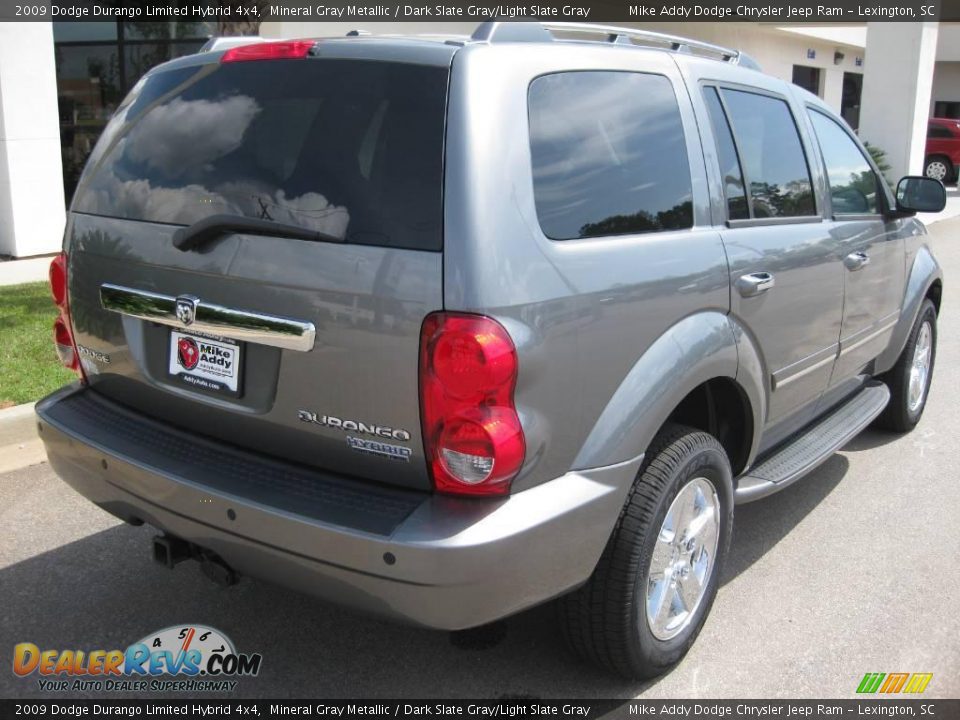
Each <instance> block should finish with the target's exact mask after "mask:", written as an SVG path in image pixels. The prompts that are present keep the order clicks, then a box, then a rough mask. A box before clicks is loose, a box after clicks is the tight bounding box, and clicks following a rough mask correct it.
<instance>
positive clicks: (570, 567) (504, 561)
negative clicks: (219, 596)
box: [37, 388, 642, 630]
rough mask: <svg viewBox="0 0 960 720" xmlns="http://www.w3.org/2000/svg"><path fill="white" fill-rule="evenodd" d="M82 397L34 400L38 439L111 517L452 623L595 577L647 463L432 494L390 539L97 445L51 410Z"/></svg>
mask: <svg viewBox="0 0 960 720" xmlns="http://www.w3.org/2000/svg"><path fill="white" fill-rule="evenodd" d="M75 391H76V388H68V389H66V390H62V391H59V392H58V393H56V394H54V395H52V396H50V397H48V398H47V399H45V400H43V401H41V402H40V403H38V405H37V413H38V416H39V419H40V423H41V426H42V433H41V436H42V437H43V439H44V443H45V444H46V448H47V455H48V458H49V460H50V464H51V466H52V467H53V468H54V470H55V471H56V472H57V474H58V475H59V476H60V477H61V478H63V479H64V480H65V481H66V482H67V483H68V484H69V485H70V486H71V487H73V488H74V489H75V490H77V492H79V493H80V494H82V495H83V496H84V497H87V498H88V499H90V500H91V501H93V502H94V503H96V504H97V505H99V506H100V507H102V508H103V509H104V510H106V511H107V512H110V513H113V514H114V515H117V516H118V517H121V518H123V519H131V518H137V519H140V520H143V521H145V522H147V523H149V524H150V525H152V526H154V527H157V528H159V529H161V530H163V531H166V532H168V533H171V534H173V535H176V536H178V537H182V538H188V539H192V540H194V541H196V542H200V543H202V545H203V546H204V547H206V548H208V549H210V550H212V551H214V552H216V553H217V554H218V555H220V556H221V557H222V558H223V559H224V560H226V561H227V562H228V563H230V565H231V566H233V567H234V568H235V569H236V570H238V571H239V572H241V573H244V574H249V575H252V576H256V577H259V578H265V579H267V580H273V581H276V582H277V583H279V584H282V585H284V586H287V587H293V588H296V589H298V590H301V591H303V592H307V593H312V594H315V595H318V596H320V597H323V598H326V599H328V600H331V601H335V602H339V603H342V604H344V605H347V606H349V607H352V608H355V609H357V610H361V611H365V612H370V613H374V614H378V615H383V616H387V617H391V618H394V619H400V620H405V621H408V622H412V623H416V624H420V625H424V626H427V627H432V628H439V629H444V630H458V629H462V628H467V627H473V626H476V625H481V624H484V623H487V622H490V621H493V620H496V619H498V618H501V617H504V616H506V615H510V614H513V613H516V612H519V611H520V610H523V609H525V608H527V607H530V606H532V605H536V604H539V603H541V602H544V601H546V600H549V599H550V598H552V597H554V596H556V595H558V594H561V593H563V592H564V591H566V590H569V589H571V588H573V587H575V586H576V585H578V584H580V583H582V582H583V581H585V580H586V579H587V577H588V576H589V575H590V573H591V572H592V570H593V566H594V564H595V563H596V560H597V558H598V557H599V556H600V553H601V551H602V550H603V546H604V545H605V544H606V541H607V537H608V534H609V528H608V525H607V523H608V520H609V518H610V517H615V516H616V515H617V514H618V513H619V511H620V507H621V505H622V504H623V502H624V500H625V498H626V494H627V491H628V490H629V489H630V486H631V485H632V482H633V478H634V477H635V475H636V472H637V467H638V465H639V463H640V461H641V460H642V458H637V459H636V460H634V461H632V462H629V463H624V464H620V465H614V466H611V467H605V468H595V469H592V470H589V471H584V472H569V473H565V474H564V475H562V476H560V477H557V478H555V479H553V480H552V481H550V482H548V483H545V484H543V485H541V486H539V487H537V488H534V489H531V490H527V491H525V492H519V493H515V494H513V495H511V496H510V497H509V498H506V499H503V500H499V501H496V502H480V503H477V502H475V501H471V500H470V499H458V498H450V497H444V496H433V497H431V498H430V499H428V500H427V501H425V502H424V503H423V504H422V505H421V506H420V507H419V508H418V509H417V510H415V511H414V512H413V514H411V515H410V516H409V517H408V518H407V519H406V520H405V521H404V522H403V523H402V524H401V525H400V527H399V528H397V530H396V531H395V532H394V533H393V535H392V536H391V537H389V538H384V537H382V536H377V535H371V534H369V533H363V532H360V531H354V530H351V529H350V528H346V527H340V526H333V525H329V524H324V523H320V522H316V521H312V520H310V519H309V518H306V517H301V516H296V515H291V514H289V513H284V512H278V511H275V510H273V509H271V508H270V507H265V506H263V505H260V504H255V503H252V502H250V501H246V500H244V498H242V497H236V496H229V495H224V494H221V493H217V492H212V491H210V490H209V488H204V487H201V486H197V485H195V484H193V483H187V482H184V481H183V480H182V479H180V478H178V477H177V475H176V473H175V471H174V469H173V468H174V467H175V459H174V460H172V462H171V466H170V467H146V466H144V465H143V464H142V463H141V462H140V461H138V459H137V458H135V457H124V456H121V455H117V454H115V453H113V452H111V450H110V448H105V447H98V446H95V445H94V444H92V443H91V442H90V441H89V440H85V438H84V434H83V428H76V427H69V428H67V427H60V426H57V425H56V424H54V423H52V422H51V421H49V419H48V418H47V417H46V416H45V409H46V408H47V407H48V406H49V405H51V404H53V403H56V402H57V401H58V399H59V398H60V397H62V396H64V395H66V394H69V393H71V392H75ZM81 392H82V391H81ZM103 460H107V463H106V464H107V468H109V469H105V468H104V467H103V465H102V464H101V462H102V461H103ZM387 462H389V461H387ZM397 465H398V463H395V462H392V463H391V464H390V466H391V467H395V466H397ZM228 509H230V510H233V519H231V518H230V517H229V516H228V513H227V510H228ZM387 552H389V553H392V554H393V555H394V557H395V559H396V561H395V562H394V563H393V564H387V563H386V562H385V561H384V559H383V556H384V553H387Z"/></svg>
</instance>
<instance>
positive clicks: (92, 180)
mask: <svg viewBox="0 0 960 720" xmlns="http://www.w3.org/2000/svg"><path fill="white" fill-rule="evenodd" d="M171 72H172V73H176V72H178V71H168V72H160V73H157V74H156V75H153V76H150V77H149V78H148V79H147V80H146V82H145V83H144V85H143V86H142V87H139V88H137V89H136V92H137V93H139V97H137V98H133V99H132V100H128V101H127V102H126V103H125V105H126V106H127V107H129V108H130V110H131V111H129V112H121V113H118V115H117V117H116V118H115V119H114V121H113V124H114V125H115V127H112V128H108V131H107V132H105V133H104V140H103V143H105V144H106V145H105V146H104V147H101V148H98V152H97V153H95V157H96V161H95V162H96V165H95V166H93V167H91V168H90V169H88V171H87V173H86V175H85V176H84V178H83V180H82V183H81V187H80V188H79V190H78V192H77V197H76V200H75V202H74V206H73V209H74V210H75V211H78V212H85V213H92V214H97V215H107V216H112V217H120V218H129V219H132V220H144V221H148V222H158V223H171V224H178V225H190V224H192V223H195V222H197V221H198V220H202V219H204V218H205V217H208V216H210V215H216V214H233V215H243V216H247V217H253V218H260V219H265V220H273V221H276V222H279V223H286V224H293V225H298V226H302V227H306V228H310V229H312V230H318V231H321V232H323V233H326V234H331V235H334V236H337V237H341V238H344V239H345V240H346V241H347V242H350V243H358V244H368V245H383V246H391V247H402V248H413V249H425V250H439V249H440V247H441V241H442V215H443V213H442V176H443V135H444V123H445V113H446V94H447V75H448V69H447V68H445V67H433V66H420V65H411V64H400V63H389V62H376V61H359V60H336V59H319V58H306V59H296V60H271V61H269V62H244V63H228V64H222V65H210V66H204V67H203V68H201V69H200V70H199V71H197V72H192V73H191V74H190V76H189V77H188V78H187V79H186V80H184V81H181V80H182V78H181V77H180V76H177V77H169V76H170V74H171ZM140 97H143V98H149V102H143V101H141V100H140V99H139V98H140ZM133 110H135V112H134V111H133Z"/></svg>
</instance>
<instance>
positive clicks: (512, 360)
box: [420, 312, 526, 495]
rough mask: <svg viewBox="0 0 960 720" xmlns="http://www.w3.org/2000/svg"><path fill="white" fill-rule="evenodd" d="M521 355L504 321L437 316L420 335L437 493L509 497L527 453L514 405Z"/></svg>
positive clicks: (426, 433)
mask: <svg viewBox="0 0 960 720" xmlns="http://www.w3.org/2000/svg"><path fill="white" fill-rule="evenodd" d="M516 382H517V350H516V347H515V346H514V344H513V340H511V338H510V335H509V334H508V333H507V331H506V330H505V329H504V328H503V326H502V325H500V323H498V322H497V321H495V320H493V319H491V318H488V317H484V316H482V315H468V314H465V313H447V312H438V313H433V314H431V315H428V316H427V319H426V320H424V323H423V328H422V330H421V333H420V406H421V408H420V409H421V421H422V424H423V438H424V448H425V450H426V453H427V462H428V463H429V466H430V472H431V475H432V476H433V484H434V487H435V488H436V489H437V490H438V491H440V492H445V493H452V494H458V495H504V494H506V493H508V492H509V491H510V482H511V481H512V480H513V478H514V476H515V475H516V474H517V472H519V470H520V467H521V465H523V459H524V454H525V452H526V445H525V442H524V437H523V428H522V427H521V426H520V418H519V416H518V415H517V410H516V406H515V404H514V397H513V393H514V389H515V387H516Z"/></svg>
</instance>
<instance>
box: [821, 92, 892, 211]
mask: <svg viewBox="0 0 960 720" xmlns="http://www.w3.org/2000/svg"><path fill="white" fill-rule="evenodd" d="M810 120H811V121H812V122H813V129H814V131H815V132H816V133H817V140H818V141H819V143H820V152H821V153H822V154H823V162H824V165H826V168H827V181H828V182H829V184H830V200H831V203H832V205H833V213H834V214H835V215H865V214H866V215H873V214H876V213H879V212H880V204H879V199H880V198H879V192H878V188H879V183H878V182H877V174H876V173H875V172H874V171H873V168H871V167H870V163H868V162H867V159H866V158H865V157H864V156H863V153H862V152H860V148H858V147H857V144H856V143H855V142H854V141H853V139H852V138H851V137H850V136H849V135H848V134H847V133H846V131H845V130H844V129H843V128H842V127H840V125H839V124H838V123H836V122H835V121H833V120H831V119H830V118H828V117H827V116H826V115H824V114H823V113H820V112H817V111H816V110H811V111H810Z"/></svg>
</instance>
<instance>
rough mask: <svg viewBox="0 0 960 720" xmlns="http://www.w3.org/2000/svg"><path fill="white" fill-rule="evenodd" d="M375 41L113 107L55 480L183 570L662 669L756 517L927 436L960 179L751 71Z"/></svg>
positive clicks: (578, 46) (528, 29) (500, 26)
mask: <svg viewBox="0 0 960 720" xmlns="http://www.w3.org/2000/svg"><path fill="white" fill-rule="evenodd" d="M353 35H354V36H352V37H341V38H324V39H320V40H305V41H299V40H298V41H283V42H264V43H259V44H254V45H246V46H238V47H233V48H230V49H228V50H226V51H222V52H206V53H202V54H198V55H195V56H191V57H184V58H180V59H177V60H174V61H172V62H169V63H166V64H165V65H162V66H160V67H158V68H156V69H154V70H153V71H152V72H150V73H149V74H148V75H147V76H146V77H145V78H144V79H143V80H142V81H140V82H139V83H138V84H137V86H136V87H135V88H134V89H133V91H132V92H131V93H130V95H129V97H127V98H126V99H125V100H124V102H123V103H122V105H121V106H120V107H119V108H118V110H117V113H116V115H115V117H114V118H113V119H112V121H111V122H110V124H109V126H108V127H107V129H106V130H105V132H104V133H103V136H102V137H101V138H100V140H99V142H98V144H97V146H96V148H95V150H94V151H93V153H92V155H91V157H90V159H89V162H88V163H87V167H86V170H85V171H84V174H83V176H82V178H81V180H80V184H79V188H78V190H77V192H76V196H75V198H74V200H73V204H72V207H71V211H70V214H69V221H68V225H67V229H66V238H65V241H64V253H63V254H62V255H61V256H59V257H58V258H57V259H56V260H55V261H54V263H53V265H52V268H51V281H52V289H53V294H54V298H55V300H56V302H57V304H58V306H59V308H60V316H59V319H58V321H57V324H56V344H57V349H58V352H59V353H60V356H61V359H62V360H63V362H64V364H66V365H67V366H68V367H72V368H74V369H75V370H76V371H77V373H78V375H79V381H78V382H77V383H75V384H74V385H72V386H70V387H67V388H64V389H62V390H61V391H59V392H56V393H54V394H53V395H51V396H49V397H47V398H46V399H44V400H43V401H42V402H40V403H39V404H38V405H37V415H38V417H39V428H40V431H41V437H42V438H43V440H44V442H45V444H46V449H47V453H48V456H49V459H50V463H51V465H52V466H53V468H54V469H55V470H56V472H57V473H58V474H59V475H60V476H61V477H62V478H63V479H64V480H65V481H66V482H67V483H68V484H69V485H70V486H72V487H73V488H74V489H76V490H77V491H78V492H80V493H81V494H83V495H84V496H86V497H87V498H89V499H90V500H92V501H93V502H94V503H96V504H97V505H99V506H100V507H102V508H103V509H105V510H107V511H108V512H110V513H113V514H114V515H116V516H117V517H119V518H122V519H123V520H125V521H127V522H129V523H131V524H133V525H139V524H141V523H148V524H149V525H151V526H153V527H155V528H157V529H158V531H159V534H158V535H157V537H156V539H155V540H154V544H153V553H154V557H155V559H156V560H157V561H158V562H161V563H162V564H164V565H167V566H169V567H173V566H174V565H175V564H177V563H179V562H180V561H182V560H187V559H193V560H199V561H200V563H201V565H202V568H203V570H204V572H205V573H206V574H208V575H209V576H210V577H212V578H213V579H215V580H218V581H220V582H222V583H225V584H230V583H233V582H235V581H236V580H237V578H238V577H239V576H240V575H241V574H243V575H250V576H253V577H259V578H265V579H268V580H271V581H274V582H277V583H280V584H282V585H285V586H289V587H292V588H296V589H299V590H302V591H305V592H309V593H313V594H315V595H318V596H320V597H322V598H326V599H329V600H331V601H335V602H338V603H343V604H345V605H347V606H350V607H353V608H356V609H357V610H361V611H364V612H370V613H377V614H380V615H384V616H390V617H394V618H399V619H403V620H406V621H409V622H412V623H417V624H419V625H422V626H426V627H431V628H441V629H447V630H458V629H464V628H471V627H476V626H480V625H483V624H486V623H490V622H492V621H495V620H498V619H500V618H503V617H506V616H508V615H512V614H514V613H517V612H519V611H521V610H523V609H525V608H529V607H531V606H533V605H537V604H539V603H543V602H546V601H549V600H554V599H556V600H557V603H556V604H557V607H558V616H559V620H560V624H561V626H562V628H563V633H564V634H565V636H566V638H567V640H568V641H569V644H570V646H571V647H572V648H573V650H575V651H576V652H577V653H578V654H580V655H581V656H583V657H585V658H587V659H589V660H591V661H594V662H596V663H599V664H601V665H603V666H605V667H607V668H609V669H610V670H612V671H615V672H617V673H621V674H624V675H627V676H631V677H649V676H652V675H655V674H658V673H661V672H663V671H665V670H666V669H667V668H668V667H669V666H670V665H671V664H673V663H676V662H677V661H678V660H680V658H681V657H682V656H683V655H684V653H685V652H686V651H687V649H688V648H689V647H690V645H691V644H692V642H693V641H694V639H695V637H696V635H697V634H698V632H699V631H700V628H701V626H702V625H703V622H704V620H705V618H706V616H707V614H708V612H709V610H710V606H711V604H712V603H713V599H714V596H715V595H716V593H717V587H718V583H719V581H720V578H721V575H722V570H723V562H724V557H725V555H726V554H727V549H728V546H729V543H730V536H731V530H732V523H733V517H734V508H735V506H736V505H737V504H738V503H743V502H749V501H752V500H756V499H758V498H762V497H764V496H766V495H769V494H771V493H774V492H777V491H778V490H781V489H783V488H785V487H787V486H789V485H790V484H791V483H793V482H794V481H796V480H798V479H799V478H801V477H802V476H803V475H804V474H805V473H807V472H808V471H809V470H811V469H812V468H814V467H816V466H817V465H818V464H819V463H821V462H823V461H824V460H825V459H826V458H827V457H829V456H830V454H831V453H833V452H834V451H835V450H837V449H838V448H840V447H841V446H842V445H843V444H844V443H846V442H847V441H848V440H850V439H851V438H852V437H853V436H854V435H856V434H857V433H858V432H860V431H861V430H862V429H863V428H865V427H866V426H867V425H869V424H870V423H872V422H876V423H877V424H879V425H882V426H883V427H885V428H889V429H890V430H893V431H898V432H905V431H908V430H910V429H911V428H912V427H913V426H914V425H915V424H916V423H917V421H918V420H919V419H920V416H921V414H922V413H923V409H924V404H925V402H926V399H927V393H928V388H929V385H930V377H931V373H932V371H933V364H934V357H935V350H936V318H937V311H938V309H939V307H940V299H941V292H942V279H941V271H940V268H939V266H938V265H937V262H936V260H935V259H934V257H933V255H932V254H931V251H930V247H929V244H928V239H927V234H926V231H925V229H924V227H923V225H922V224H921V223H920V222H918V221H917V220H915V219H914V218H913V217H912V216H913V215H914V213H915V212H916V211H937V210H939V209H942V207H943V204H944V202H945V194H944V190H943V186H942V185H941V184H940V183H939V182H937V181H936V180H930V179H926V178H914V177H910V178H905V179H904V180H903V181H901V182H900V184H899V186H898V188H897V191H896V193H892V192H891V191H890V190H889V188H888V186H887V185H886V183H885V181H884V180H883V179H882V178H881V176H880V173H879V172H878V171H877V168H876V165H875V164H874V163H873V161H872V160H871V158H870V156H869V154H868V153H866V152H865V151H864V149H863V146H862V145H861V144H860V143H859V142H858V141H857V139H856V137H855V136H854V135H853V133H852V132H851V131H850V129H849V128H848V127H847V126H846V124H845V123H844V122H843V121H842V120H840V119H839V118H838V117H837V116H836V115H835V114H834V112H833V111H831V110H830V108H828V107H827V106H826V105H825V104H824V103H823V102H822V101H821V100H819V99H818V98H816V97H814V96H813V95H810V94H808V93H806V92H804V91H803V90H800V89H799V88H797V87H794V86H792V85H790V84H787V83H785V82H782V81H780V80H777V79H775V78H772V77H770V76H768V75H764V74H762V73H761V72H759V71H758V70H757V69H756V64H755V63H754V62H753V61H752V60H750V58H748V57H746V56H745V55H743V54H742V53H739V52H737V51H736V50H731V49H728V48H722V47H717V46H714V45H707V44H703V43H699V42H695V41H691V40H686V39H683V38H677V37H672V36H664V35H659V34H655V33H648V32H643V31H639V30H632V29H625V28H614V27H606V26H593V25H574V24H568V25H546V24H541V23H536V22H515V23H500V22H490V23H485V24H483V25H481V26H480V27H479V28H478V30H477V31H476V33H475V34H474V35H473V36H472V37H471V38H449V39H443V38H439V39H438V38H431V39H418V38H412V37H360V36H356V34H353ZM119 580H120V579H119V578H118V582H119Z"/></svg>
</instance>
